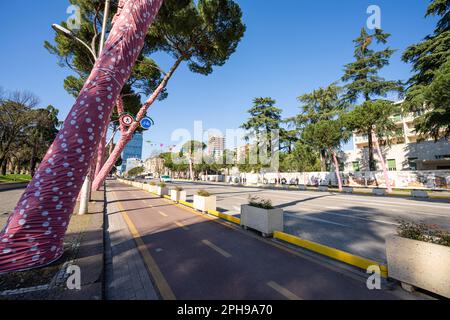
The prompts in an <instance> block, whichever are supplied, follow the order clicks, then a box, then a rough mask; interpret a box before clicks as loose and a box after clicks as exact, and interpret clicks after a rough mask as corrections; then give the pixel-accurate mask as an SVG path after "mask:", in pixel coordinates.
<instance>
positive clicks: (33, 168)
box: [30, 145, 37, 177]
mask: <svg viewBox="0 0 450 320" xmlns="http://www.w3.org/2000/svg"><path fill="white" fill-rule="evenodd" d="M36 153H37V152H36V145H34V146H33V148H32V152H31V159H30V175H31V177H34V174H35V171H36Z"/></svg>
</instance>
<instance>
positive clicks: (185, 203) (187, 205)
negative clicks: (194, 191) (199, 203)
mask: <svg viewBox="0 0 450 320" xmlns="http://www.w3.org/2000/svg"><path fill="white" fill-rule="evenodd" d="M180 204H182V205H184V206H186V207H189V208H193V207H194V205H193V204H192V203H189V202H186V201H180Z"/></svg>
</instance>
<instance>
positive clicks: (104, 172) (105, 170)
mask: <svg viewBox="0 0 450 320" xmlns="http://www.w3.org/2000/svg"><path fill="white" fill-rule="evenodd" d="M183 59H184V58H182V57H180V58H178V59H177V61H176V62H175V64H174V65H173V66H172V68H171V69H170V71H169V72H168V73H167V74H166V75H165V77H164V79H163V81H161V83H160V84H159V86H158V88H157V89H156V90H155V92H153V94H152V95H151V97H150V98H149V99H148V100H147V102H146V103H144V105H143V106H142V107H141V109H140V110H139V113H138V114H137V116H136V121H135V122H134V123H133V124H132V125H131V126H130V128H129V129H128V130H127V132H126V133H124V134H122V137H121V138H120V141H119V143H117V145H116V146H115V148H114V151H113V152H112V153H111V154H110V156H109V158H108V160H107V161H106V162H105V164H104V165H103V167H102V169H101V170H100V172H99V173H98V175H97V176H96V177H95V179H94V182H93V183H92V190H94V191H97V190H98V188H100V186H101V185H102V184H103V182H104V181H105V179H106V177H107V176H108V174H109V173H110V172H111V170H112V168H113V167H114V164H115V163H116V161H117V159H119V157H120V155H121V153H122V151H123V149H124V148H125V146H126V145H127V143H128V142H129V141H130V140H131V138H132V137H133V134H134V132H135V131H136V129H137V128H138V127H139V124H140V121H141V120H142V118H144V116H145V114H146V113H147V110H148V108H149V107H150V106H151V105H152V104H153V103H154V102H155V101H156V99H157V98H158V96H159V95H160V94H161V92H162V91H163V90H164V88H165V87H166V86H167V83H168V82H169V80H170V78H171V77H172V75H173V73H174V72H175V70H176V69H177V68H178V66H179V65H180V63H181V62H182V61H183Z"/></svg>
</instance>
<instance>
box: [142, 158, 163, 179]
mask: <svg viewBox="0 0 450 320" xmlns="http://www.w3.org/2000/svg"><path fill="white" fill-rule="evenodd" d="M144 169H145V172H146V173H153V175H154V176H155V178H159V177H160V176H161V175H164V174H165V173H166V172H165V171H166V169H165V168H164V159H161V158H160V157H158V156H155V157H151V158H148V159H147V160H145V161H144Z"/></svg>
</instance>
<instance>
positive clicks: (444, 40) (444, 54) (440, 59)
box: [403, 0, 450, 140]
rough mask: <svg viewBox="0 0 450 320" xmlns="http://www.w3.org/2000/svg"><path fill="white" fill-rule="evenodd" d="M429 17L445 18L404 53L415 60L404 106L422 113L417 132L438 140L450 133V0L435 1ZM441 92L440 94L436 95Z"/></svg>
mask: <svg viewBox="0 0 450 320" xmlns="http://www.w3.org/2000/svg"><path fill="white" fill-rule="evenodd" d="M425 16H426V17H428V16H440V17H441V18H440V20H439V21H438V23H437V26H436V28H435V30H434V32H433V34H431V35H428V36H427V37H426V38H425V39H424V40H423V41H421V42H420V43H418V44H414V45H412V46H410V47H409V48H407V49H406V51H405V52H404V53H403V60H404V61H405V62H409V63H412V69H413V72H414V75H413V76H412V77H411V79H409V81H408V85H409V87H408V90H407V95H406V101H405V103H404V107H405V109H406V110H407V111H410V112H417V111H420V113H422V115H421V116H419V117H418V118H416V121H415V126H416V131H417V132H419V133H421V134H423V135H425V136H427V135H430V136H432V137H433V138H434V139H436V140H438V139H439V138H441V137H449V136H450V110H449V103H448V99H447V102H445V97H446V96H447V97H448V95H446V92H448V91H446V90H448V82H447V81H448V80H447V81H446V80H445V79H448V78H449V74H448V73H449V72H450V70H449V67H448V64H449V62H448V61H449V59H450V1H448V0H434V1H432V2H431V3H430V5H429V6H428V9H427V12H426V15H425ZM446 64H447V65H446ZM438 91H439V92H440V96H438V95H437V94H436V92H438ZM423 111H426V112H423Z"/></svg>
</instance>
